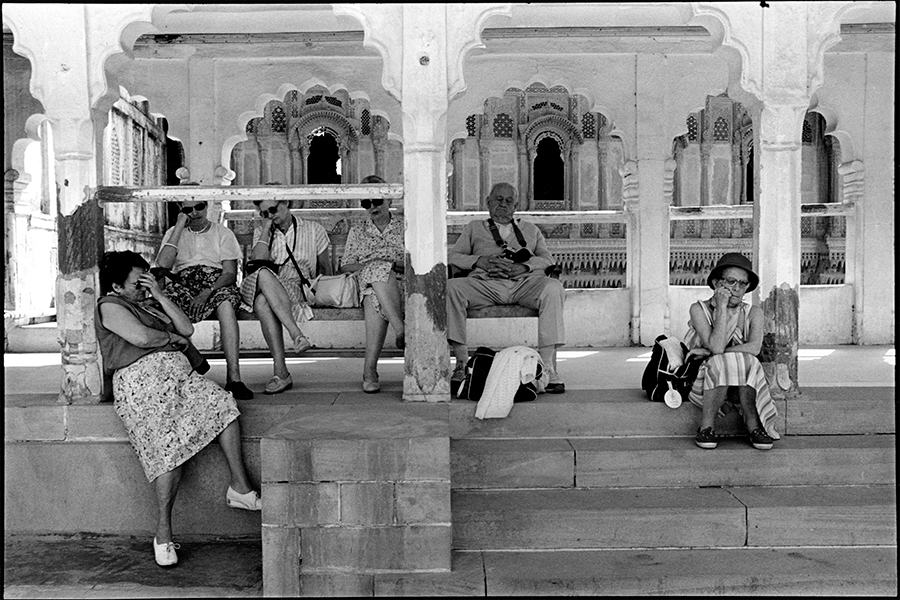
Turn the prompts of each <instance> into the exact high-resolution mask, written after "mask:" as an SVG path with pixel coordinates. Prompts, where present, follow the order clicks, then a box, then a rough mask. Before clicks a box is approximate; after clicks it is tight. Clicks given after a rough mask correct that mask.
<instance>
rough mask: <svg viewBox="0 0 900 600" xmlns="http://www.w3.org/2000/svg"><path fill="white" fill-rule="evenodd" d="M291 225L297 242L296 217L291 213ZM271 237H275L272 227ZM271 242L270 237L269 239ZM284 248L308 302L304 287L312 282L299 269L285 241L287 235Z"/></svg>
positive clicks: (304, 298) (304, 299)
mask: <svg viewBox="0 0 900 600" xmlns="http://www.w3.org/2000/svg"><path fill="white" fill-rule="evenodd" d="M291 227H293V228H294V243H297V219H296V217H294V216H293V215H291ZM271 235H272V237H273V238H274V237H275V229H274V228H273V229H272V234H271ZM269 243H270V244H271V239H270V240H269ZM284 249H285V250H287V253H288V257H289V258H290V259H291V264H293V265H294V270H295V271H297V276H298V277H299V278H300V293H301V294H303V301H304V302H309V298H307V297H306V287H312V284H311V283H310V282H309V279H307V278H306V276H305V275H303V271H301V270H300V265H298V264H297V259H295V258H294V253H293V252H291V244H288V243H287V236H285V239H284Z"/></svg>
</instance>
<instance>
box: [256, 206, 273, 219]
mask: <svg viewBox="0 0 900 600" xmlns="http://www.w3.org/2000/svg"><path fill="white" fill-rule="evenodd" d="M276 214H278V207H277V206H270V207H269V208H267V209H265V210H261V211H259V216H261V217H262V218H263V219H265V218H266V217H274V216H275V215H276Z"/></svg>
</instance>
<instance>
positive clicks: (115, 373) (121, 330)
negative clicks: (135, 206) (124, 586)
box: [95, 251, 262, 567]
mask: <svg viewBox="0 0 900 600" xmlns="http://www.w3.org/2000/svg"><path fill="white" fill-rule="evenodd" d="M149 267H150V265H149V264H148V263H147V262H146V261H145V260H144V259H143V258H142V257H141V256H140V255H139V254H136V253H134V252H131V251H124V252H107V253H106V254H105V255H104V256H103V259H102V260H101V263H100V290H101V293H102V294H103V295H102V297H101V298H100V300H99V301H98V302H97V310H96V315H95V328H96V331H97V340H98V342H99V345H100V352H101V355H102V357H103V366H104V370H105V371H107V372H112V391H113V398H114V403H115V404H114V406H115V410H116V413H117V414H118V415H119V417H120V418H121V419H122V422H123V423H124V424H125V429H126V430H127V432H128V439H129V441H130V442H131V445H132V447H133V448H134V450H135V452H137V455H138V459H139V460H140V463H141V466H142V467H143V469H144V473H145V475H146V476H147V479H148V481H150V482H152V483H153V486H154V488H155V491H156V497H157V502H158V508H159V513H158V518H157V525H156V536H155V537H154V538H153V550H154V554H155V557H156V562H157V564H159V565H160V566H163V567H168V566H173V565H175V564H176V563H177V562H178V555H177V554H176V552H175V550H176V549H177V548H178V545H177V544H175V543H174V542H173V540H172V506H173V505H174V503H175V495H176V493H177V491H178V485H179V482H180V481H181V474H182V468H183V465H184V463H185V462H186V461H187V460H189V459H190V458H191V457H193V456H194V455H196V454H197V453H198V452H200V450H202V449H203V448H205V447H206V446H207V444H209V443H210V442H211V441H212V440H214V439H218V441H219V446H220V447H221V448H222V452H223V454H224V455H225V459H226V462H227V463H228V469H229V472H230V480H229V485H228V489H227V491H226V493H225V502H226V504H227V505H228V506H230V507H232V508H240V509H244V510H253V511H258V510H260V509H261V507H262V503H261V500H260V498H259V494H258V493H257V492H256V491H255V490H254V489H253V488H252V486H251V484H250V480H249V478H248V477H247V472H246V470H245V469H244V462H243V456H242V453H241V432H240V426H239V425H238V421H237V418H238V416H239V415H240V412H239V411H238V408H237V405H236V403H235V400H234V398H233V397H232V395H231V394H230V393H228V392H227V391H225V390H223V389H222V388H220V387H219V386H218V385H216V384H215V383H214V382H212V381H210V380H208V379H206V378H205V377H203V376H202V375H199V374H198V373H196V372H195V371H193V369H192V368H191V365H190V363H189V361H188V359H187V358H186V357H185V355H184V354H183V351H184V350H185V348H186V347H187V344H188V338H189V337H190V335H191V334H192V333H193V329H194V327H193V325H192V324H191V320H190V318H189V317H188V316H187V314H185V312H184V311H182V310H181V309H180V308H178V306H177V305H176V304H175V303H174V302H173V301H172V300H171V299H169V298H168V297H166V295H165V294H164V293H163V292H162V290H161V289H160V287H159V284H158V283H157V281H156V279H155V278H154V277H153V276H152V275H150V273H149V272H148V269H149Z"/></svg>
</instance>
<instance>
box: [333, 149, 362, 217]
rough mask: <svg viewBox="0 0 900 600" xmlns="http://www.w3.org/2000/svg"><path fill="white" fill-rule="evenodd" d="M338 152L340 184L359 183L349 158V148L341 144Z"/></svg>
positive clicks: (351, 160)
mask: <svg viewBox="0 0 900 600" xmlns="http://www.w3.org/2000/svg"><path fill="white" fill-rule="evenodd" d="M338 152H339V154H338V155H339V156H340V157H341V183H356V182H357V181H359V178H358V177H357V176H356V169H355V166H356V165H354V164H353V159H352V158H351V152H350V146H349V145H347V144H341V147H340V148H339V150H338ZM347 205H348V206H349V200H348V201H347Z"/></svg>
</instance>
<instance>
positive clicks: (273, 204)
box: [241, 200, 332, 394]
mask: <svg viewBox="0 0 900 600" xmlns="http://www.w3.org/2000/svg"><path fill="white" fill-rule="evenodd" d="M253 203H254V204H255V205H256V206H257V208H259V215H260V224H259V225H258V226H257V227H256V228H255V229H254V231H253V247H252V248H251V249H250V256H249V258H250V260H271V261H273V262H275V263H276V264H277V265H279V268H278V272H277V273H273V272H272V271H270V270H269V269H268V268H266V267H263V268H261V269H259V270H258V271H255V272H254V273H252V274H251V275H248V276H247V277H245V278H244V281H243V282H242V283H241V297H242V298H243V300H244V302H246V303H247V304H249V305H250V306H252V307H253V311H254V312H255V313H256V316H257V317H258V318H259V323H260V326H261V328H262V332H263V337H264V338H265V339H266V344H267V345H268V346H269V350H270V351H271V352H272V360H273V365H274V373H273V375H272V379H270V380H269V382H268V383H267V384H266V387H265V389H264V390H263V393H265V394H277V393H279V392H283V391H285V390H287V389H290V388H291V387H293V385H294V381H293V379H292V378H291V373H290V371H288V368H287V364H286V363H285V354H284V352H285V351H284V334H283V332H282V327H283V328H284V329H287V331H288V334H290V336H291V341H292V342H293V344H294V352H296V353H297V354H301V353H303V352H306V351H307V350H308V349H309V348H311V347H312V343H311V342H310V341H309V339H307V337H306V336H305V335H303V332H302V331H301V330H300V327H299V324H300V323H302V322H303V321H304V319H305V316H304V312H303V311H304V308H305V307H306V302H305V298H304V292H303V284H302V279H301V277H300V275H299V274H298V273H297V269H296V268H295V267H294V264H295V263H296V266H297V268H299V269H300V270H301V271H302V272H303V277H305V278H306V279H307V280H312V279H314V278H315V277H316V275H317V274H324V275H331V273H332V267H331V254H330V252H329V239H328V233H327V232H326V231H325V228H324V227H322V226H321V225H319V224H318V223H316V222H314V221H305V220H303V219H298V218H297V217H295V216H294V215H292V214H291V210H290V208H289V207H288V203H287V201H286V200H262V201H260V200H254V201H253ZM291 256H293V259H292V258H291Z"/></svg>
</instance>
